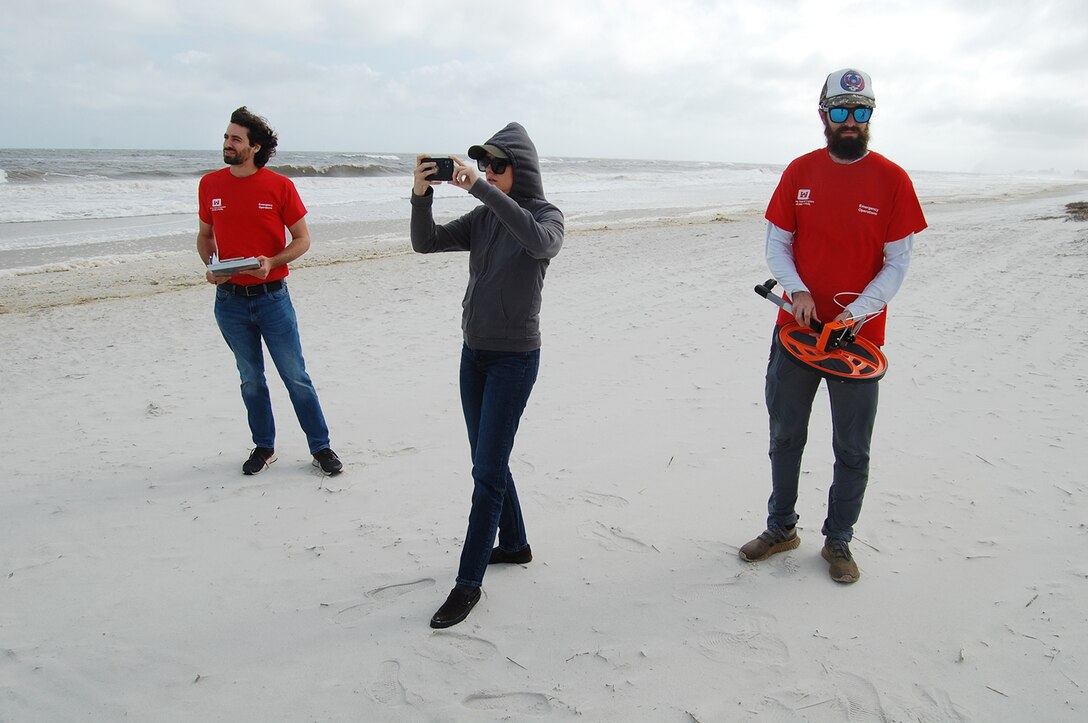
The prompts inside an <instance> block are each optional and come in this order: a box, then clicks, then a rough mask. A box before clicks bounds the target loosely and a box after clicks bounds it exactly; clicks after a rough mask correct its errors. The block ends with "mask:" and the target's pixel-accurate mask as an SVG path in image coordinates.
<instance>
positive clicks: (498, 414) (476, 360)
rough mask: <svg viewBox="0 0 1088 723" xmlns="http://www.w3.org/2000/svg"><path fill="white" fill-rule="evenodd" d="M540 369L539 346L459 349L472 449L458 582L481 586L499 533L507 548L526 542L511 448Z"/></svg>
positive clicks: (518, 547) (463, 402)
mask: <svg viewBox="0 0 1088 723" xmlns="http://www.w3.org/2000/svg"><path fill="white" fill-rule="evenodd" d="M539 369H540V350H539V349H536V350H534V351H527V352H505V351H482V350H473V349H469V348H468V347H467V346H465V347H464V348H463V349H462V350H461V407H462V409H463V410H464V413H465V424H466V426H467V427H468V443H469V449H470V450H471V452H472V480H473V489H472V509H471V510H470V511H469V515H468V532H467V533H466V534H465V546H464V547H463V548H462V549H461V565H460V567H459V568H458V570H457V584H458V585H467V586H469V587H480V585H482V584H483V580H484V572H485V571H486V570H487V562H488V560H489V559H490V557H491V546H492V545H493V544H494V543H495V534H496V532H498V538H499V547H501V548H502V549H503V550H506V551H507V552H517V551H518V550H523V549H525V547H526V546H527V545H528V544H529V542H528V541H527V540H526V537H525V522H524V520H522V518H521V504H520V503H519V502H518V493H517V490H516V489H515V488H514V478H513V477H512V476H511V475H510V452H511V450H512V449H513V447H514V435H515V434H517V431H518V423H519V422H520V421H521V413H522V412H523V411H525V404H526V403H527V402H528V401H529V393H530V392H532V391H533V384H534V383H535V382H536V375H537V371H538V370H539Z"/></svg>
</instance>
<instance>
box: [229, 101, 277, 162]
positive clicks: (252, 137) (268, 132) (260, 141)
mask: <svg viewBox="0 0 1088 723" xmlns="http://www.w3.org/2000/svg"><path fill="white" fill-rule="evenodd" d="M230 122H231V123H236V124H238V125H240V126H243V127H245V129H246V130H247V131H249V145H251V146H260V147H261V150H259V151H257V153H256V154H255V155H254V156H253V162H254V163H255V164H256V165H257V168H264V165H265V164H266V163H268V159H269V158H271V157H272V156H274V155H276V146H277V145H278V144H279V138H277V137H276V132H275V131H274V130H272V127H271V126H269V125H268V121H266V120H265V119H264V118H262V117H260V116H259V115H254V114H253V113H251V112H250V111H249V109H248V108H246V107H245V106H244V105H243V106H242V107H241V108H239V109H238V110H236V111H234V112H233V113H231V114H230Z"/></svg>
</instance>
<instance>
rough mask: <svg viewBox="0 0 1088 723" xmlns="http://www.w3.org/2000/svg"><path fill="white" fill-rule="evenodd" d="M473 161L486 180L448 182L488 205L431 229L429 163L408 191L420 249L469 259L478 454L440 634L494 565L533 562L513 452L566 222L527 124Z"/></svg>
mask: <svg viewBox="0 0 1088 723" xmlns="http://www.w3.org/2000/svg"><path fill="white" fill-rule="evenodd" d="M468 155H469V158H472V159H473V160H475V161H476V164H477V168H478V169H479V171H480V172H481V173H484V175H483V176H478V175H477V172H476V169H474V168H472V167H471V166H470V165H467V164H465V163H463V162H462V161H461V160H460V159H459V158H456V157H451V158H452V160H453V166H454V169H453V178H452V180H450V181H448V183H449V184H450V185H453V186H456V187H457V188H460V189H462V190H464V191H467V192H468V193H469V194H471V195H472V196H473V197H475V198H476V199H477V200H478V201H480V205H479V206H477V207H476V208H474V209H472V210H471V211H469V212H468V213H467V214H465V215H463V216H461V217H460V218H456V219H453V220H452V221H449V222H447V223H444V224H440V225H436V224H435V222H434V218H433V215H432V211H431V209H432V205H433V203H434V195H435V194H434V188H433V187H434V186H438V185H441V183H442V182H441V181H434V180H431V176H432V175H434V174H435V171H436V167H437V166H436V163H435V162H434V161H433V160H430V159H429V158H428V157H427V156H422V155H421V156H419V157H418V158H417V159H416V163H417V165H416V170H415V176H414V182H413V187H412V225H411V236H412V248H413V249H415V250H416V251H417V252H419V253H424V254H427V253H434V252H441V251H467V252H468V254H469V257H468V268H469V279H468V288H467V290H466V291H465V298H464V301H463V302H462V309H463V313H462V316H461V329H462V332H463V342H464V343H463V344H462V347H461V369H460V385H461V407H462V411H463V412H464V415H465V424H466V426H467V428H468V439H469V451H470V452H471V455H472V479H473V492H472V507H471V509H470V511H469V517H468V531H467V532H466V534H465V542H464V546H463V547H462V549H461V560H460V566H459V567H458V570H457V584H456V587H454V588H453V590H451V591H450V594H449V597H448V598H447V599H446V602H445V603H444V604H443V605H442V606H441V607H440V608H439V609H438V611H437V612H436V613H435V614H434V616H433V617H432V618H431V627H432V628H447V627H450V626H451V625H456V624H457V623H459V622H461V621H462V620H464V619H465V618H466V617H467V616H468V614H469V613H470V612H471V611H472V608H473V607H474V606H475V605H476V603H477V602H478V601H479V600H480V587H481V586H482V585H483V579H484V571H485V570H486V569H487V566H488V565H494V564H510V563H515V564H522V565H524V564H526V563H528V562H529V561H531V560H532V559H533V554H532V551H531V550H530V548H529V542H528V539H527V537H526V533H525V521H524V520H523V519H522V515H521V504H520V503H519V501H518V495H517V490H516V489H515V487H514V478H513V477H512V476H511V474H510V453H511V450H512V449H513V446H514V435H515V434H517V431H518V424H519V422H520V420H521V414H522V412H523V411H524V410H525V405H526V403H527V402H528V400H529V393H530V392H531V391H532V389H533V385H534V383H535V382H536V377H537V370H538V369H539V367H540V343H541V342H540V304H541V292H542V290H543V288H544V274H545V272H546V271H547V269H548V264H549V262H550V261H551V259H553V258H555V256H556V254H558V253H559V249H560V248H561V247H562V245H563V232H564V221H563V213H562V211H560V210H559V209H558V208H556V207H555V206H554V205H552V204H551V203H549V202H548V200H547V199H546V198H545V197H544V185H543V183H542V181H541V177H540V159H539V157H538V156H537V151H536V146H535V145H534V144H533V141H532V139H530V138H529V134H528V133H527V132H526V131H525V129H524V128H523V127H522V126H521V125H520V124H518V123H510V124H508V125H507V126H506V127H505V128H503V129H502V130H500V131H498V132H497V133H495V135H493V136H491V138H490V139H489V140H488V141H487V142H486V143H484V144H482V145H476V146H472V147H471V148H469V150H468ZM496 534H497V535H498V545H497V546H496V547H495V548H494V549H492V545H493V544H495V541H496Z"/></svg>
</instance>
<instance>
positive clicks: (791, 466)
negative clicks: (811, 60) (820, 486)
mask: <svg viewBox="0 0 1088 723" xmlns="http://www.w3.org/2000/svg"><path fill="white" fill-rule="evenodd" d="M875 107H876V95H875V94H874V93H873V84H872V79H871V78H870V77H869V75H868V74H866V73H863V72H862V71H860V70H856V69H853V68H844V69H843V70H838V71H835V72H834V73H831V74H830V75H829V76H827V80H826V81H825V82H824V83H823V85H822V86H821V88H820V102H819V114H820V119H821V122H822V123H823V126H824V137H825V138H826V140H827V145H826V147H823V148H820V149H818V150H815V151H812V152H810V153H807V154H805V155H803V156H801V157H800V158H797V159H795V160H794V161H793V162H792V163H790V164H789V166H787V167H786V170H785V171H784V172H783V174H782V178H781V180H780V181H779V184H778V187H777V188H776V189H775V192H774V194H773V196H772V197H771V201H770V204H769V206H768V208H767V213H766V218H767V221H768V224H767V240H766V257H767V265H768V266H769V267H770V269H771V272H772V274H773V275H774V278H775V279H777V280H778V283H779V284H781V286H782V287H783V288H784V289H785V291H786V292H787V295H788V299H789V301H790V303H791V305H792V310H793V315H792V317H791V316H790V314H789V313H787V312H786V311H785V310H782V311H780V312H779V315H778V320H777V322H776V328H775V334H774V340H773V341H772V343H771V353H770V359H769V361H768V364H767V379H766V401H767V411H768V415H769V418H770V451H769V455H770V459H771V488H772V491H771V497H770V499H769V500H768V502H767V529H766V531H764V532H763V533H762V534H760V535H759V537H757V538H755V539H754V540H752V541H751V542H749V543H747V544H746V545H744V546H743V547H741V549H740V557H741V559H743V560H746V561H748V562H757V561H760V560H765V559H767V558H768V557H770V556H771V555H774V554H776V553H779V552H785V551H787V550H793V549H795V548H796V547H797V546H798V545H800V543H801V540H800V538H799V537H798V535H797V530H796V525H797V521H798V519H799V515H798V514H797V511H796V503H797V496H798V479H799V476H800V472H801V456H802V454H803V452H804V448H805V443H806V441H807V439H808V422H809V416H810V414H811V411H812V403H813V399H814V397H815V395H816V391H817V389H818V388H819V385H820V381H821V378H822V377H821V376H820V375H819V373H818V372H816V371H814V370H812V369H810V368H808V367H805V366H803V365H801V364H798V363H796V362H795V361H793V360H791V359H789V358H788V352H786V351H785V350H784V349H783V348H782V346H781V344H779V343H778V341H777V337H778V328H779V327H781V325H783V324H786V323H788V322H790V321H792V320H793V319H796V320H797V321H798V322H799V323H800V324H802V325H805V326H808V325H810V324H811V323H812V322H813V321H814V320H815V321H822V322H830V321H833V320H845V319H856V320H860V319H863V318H868V319H869V320H868V321H867V322H866V323H865V324H863V325H862V328H861V330H860V332H859V336H862V337H865V338H867V339H869V340H870V341H872V342H873V343H874V344H876V345H878V346H880V345H883V343H884V329H885V319H886V317H887V312H886V305H887V303H888V302H889V301H891V299H892V297H893V296H895V293H896V292H897V291H898V290H899V287H900V286H901V284H902V283H903V279H904V278H905V277H906V274H907V267H908V266H909V264H910V258H911V248H912V245H913V241H914V234H916V233H919V232H921V231H922V230H923V229H924V228H925V227H926V221H925V217H924V216H923V214H922V208H921V205H920V204H919V202H918V196H917V194H916V193H915V191H914V186H913V184H912V183H911V180H910V178H909V177H908V176H907V173H906V172H905V171H904V170H903V169H902V168H900V167H899V166H897V165H896V164H894V163H892V162H891V161H889V160H888V159H887V158H885V157H884V156H881V155H880V154H878V153H875V152H873V151H870V150H869V128H870V120H871V118H872V115H873V111H874V108H875ZM836 297H838V298H836ZM882 309H885V311H884V313H879V315H877V316H875V317H874V316H871V315H872V314H877V313H878V312H880V311H881V310H882ZM827 391H828V396H829V398H830V402H831V424H832V448H833V450H834V453H835V464H834V471H833V476H832V482H831V487H830V490H829V492H828V505H827V517H826V519H825V520H824V523H823V527H822V530H821V531H822V534H823V535H824V538H825V541H824V547H823V549H822V551H821V555H822V557H823V558H824V559H825V560H827V562H828V563H829V565H830V568H829V573H830V575H831V578H832V579H833V580H835V581H836V582H840V583H852V582H856V581H857V580H858V578H859V577H860V574H861V573H860V572H859V570H858V566H857V563H856V562H855V561H854V558H853V554H852V553H851V551H850V546H849V543H850V541H851V540H852V539H853V535H854V524H855V523H856V522H857V521H858V518H859V516H860V515H861V506H862V500H863V498H864V496H865V488H866V486H867V484H868V481H869V446H870V440H871V439H872V433H873V426H874V422H875V420H876V410H877V391H878V382H868V383H849V382H843V381H837V380H832V379H828V380H827Z"/></svg>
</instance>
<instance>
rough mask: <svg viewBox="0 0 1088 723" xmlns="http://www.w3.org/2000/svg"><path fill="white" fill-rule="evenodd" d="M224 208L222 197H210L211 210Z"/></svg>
mask: <svg viewBox="0 0 1088 723" xmlns="http://www.w3.org/2000/svg"><path fill="white" fill-rule="evenodd" d="M224 208H225V206H224V205H223V199H221V198H213V199H212V210H213V211H222V210H223V209H224Z"/></svg>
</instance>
